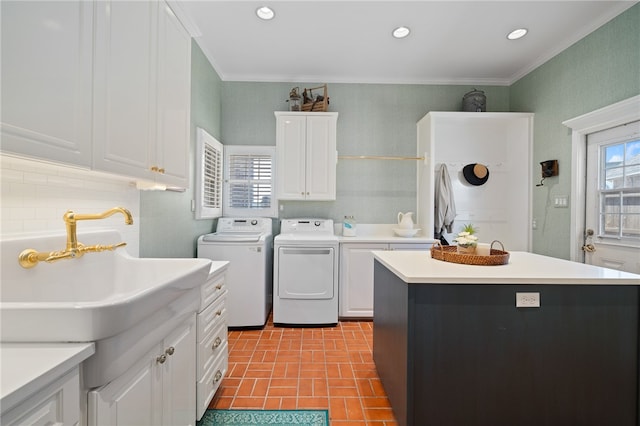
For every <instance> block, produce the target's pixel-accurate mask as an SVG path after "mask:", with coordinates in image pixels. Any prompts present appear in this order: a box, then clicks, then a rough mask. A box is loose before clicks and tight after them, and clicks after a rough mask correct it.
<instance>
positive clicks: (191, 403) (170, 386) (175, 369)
mask: <svg viewBox="0 0 640 426" xmlns="http://www.w3.org/2000/svg"><path fill="white" fill-rule="evenodd" d="M164 352H165V354H166V355H167V360H166V361H165V362H164V363H163V364H160V368H162V370H163V371H162V382H163V383H162V393H163V398H162V400H163V404H162V410H163V419H162V420H163V421H162V424H163V425H167V426H173V425H193V424H195V420H196V322H195V316H194V319H193V320H192V321H189V322H188V323H186V324H185V325H183V326H181V327H178V329H176V330H175V331H174V332H173V333H171V334H170V335H169V336H167V338H166V339H165V340H164Z"/></svg>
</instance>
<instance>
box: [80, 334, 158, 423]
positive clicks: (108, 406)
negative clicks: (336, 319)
mask: <svg viewBox="0 0 640 426" xmlns="http://www.w3.org/2000/svg"><path fill="white" fill-rule="evenodd" d="M161 353H162V346H161V345H156V346H155V347H154V348H153V349H152V350H151V351H150V352H149V353H148V354H147V355H145V356H144V357H143V358H142V359H141V360H140V361H139V362H138V363H137V364H136V365H135V366H133V367H132V368H131V369H130V370H128V371H127V372H126V373H124V374H123V375H122V376H120V377H118V378H117V379H115V380H114V381H112V382H111V383H109V384H108V385H106V386H104V387H102V388H99V389H97V390H93V391H90V392H89V394H88V409H87V411H88V424H89V426H120V425H159V424H161V423H160V422H161V420H162V381H161V374H162V370H161V369H159V368H158V367H157V363H158V362H157V361H156V358H157V357H158V356H159V355H160V354H161Z"/></svg>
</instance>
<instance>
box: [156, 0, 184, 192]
mask: <svg viewBox="0 0 640 426" xmlns="http://www.w3.org/2000/svg"><path fill="white" fill-rule="evenodd" d="M157 88H158V105H157V126H156V128H157V135H156V147H155V161H154V163H155V164H156V165H157V166H158V167H160V168H163V169H164V181H165V182H167V183H173V184H175V185H178V186H182V187H186V186H188V183H189V182H188V181H189V141H190V137H189V135H190V129H191V116H190V111H191V36H190V35H189V33H187V31H186V30H185V29H184V27H183V26H182V24H181V23H180V21H178V18H177V17H176V16H175V15H174V13H173V11H172V10H171V8H170V7H169V6H168V5H166V4H165V3H160V10H159V20H158V84H157Z"/></svg>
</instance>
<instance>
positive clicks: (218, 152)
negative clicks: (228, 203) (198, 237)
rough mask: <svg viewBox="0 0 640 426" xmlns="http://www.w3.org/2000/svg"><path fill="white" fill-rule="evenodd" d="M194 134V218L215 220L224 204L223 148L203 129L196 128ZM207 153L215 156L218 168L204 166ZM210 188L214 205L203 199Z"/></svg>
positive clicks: (220, 214)
mask: <svg viewBox="0 0 640 426" xmlns="http://www.w3.org/2000/svg"><path fill="white" fill-rule="evenodd" d="M196 132H197V133H196V145H197V147H196V161H195V163H196V179H195V181H196V182H195V183H196V185H195V186H196V194H195V217H196V219H215V218H217V217H220V216H222V205H223V203H224V196H223V191H222V173H223V170H222V168H223V167H224V146H223V145H222V143H220V141H218V140H217V139H216V138H214V137H213V136H211V135H210V134H209V133H207V132H206V131H205V130H204V129H201V128H200V127H198V128H197V129H196ZM207 151H208V152H210V153H214V155H215V156H216V160H215V161H216V162H217V163H218V167H214V169H213V170H211V168H210V167H206V166H205V162H206V161H207V158H206V157H207V156H206V155H205V154H206V153H207ZM207 181H208V183H207ZM211 186H212V187H213V189H212V191H213V193H214V194H213V198H214V199H216V202H215V203H214V204H211V203H208V202H207V201H206V200H207V199H210V198H211V197H205V194H204V192H205V190H206V188H207V187H211Z"/></svg>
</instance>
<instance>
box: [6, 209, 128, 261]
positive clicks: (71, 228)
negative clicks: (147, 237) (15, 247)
mask: <svg viewBox="0 0 640 426" xmlns="http://www.w3.org/2000/svg"><path fill="white" fill-rule="evenodd" d="M116 213H122V214H123V215H124V223H126V224H127V225H132V224H133V216H132V215H131V212H130V211H129V210H127V209H125V208H123V207H114V208H112V209H109V210H107V211H106V212H104V213H97V214H76V213H74V212H73V211H72V210H68V211H67V212H66V213H65V214H64V215H63V216H62V219H63V220H64V222H65V224H66V227H67V247H66V248H65V249H64V250H60V251H52V252H48V253H47V252H38V251H36V250H33V249H26V250H24V251H23V252H22V253H20V255H19V256H18V262H19V263H20V266H22V267H23V268H33V267H34V266H36V265H37V264H38V262H41V261H44V262H47V263H51V262H55V261H57V260H60V259H72V258H76V257H82V256H83V255H84V254H85V253H88V252H101V251H105V250H110V251H113V250H115V249H117V248H118V247H123V246H125V245H127V243H118V244H113V245H100V244H96V245H94V246H85V245H84V244H82V243H79V242H78V237H77V235H76V222H77V221H79V220H98V219H104V218H107V217H109V216H112V215H114V214H116Z"/></svg>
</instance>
